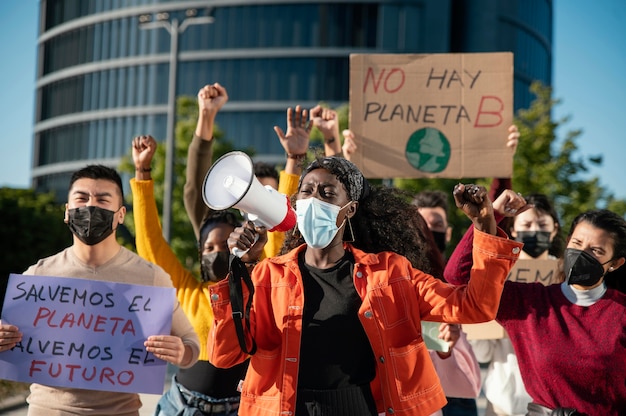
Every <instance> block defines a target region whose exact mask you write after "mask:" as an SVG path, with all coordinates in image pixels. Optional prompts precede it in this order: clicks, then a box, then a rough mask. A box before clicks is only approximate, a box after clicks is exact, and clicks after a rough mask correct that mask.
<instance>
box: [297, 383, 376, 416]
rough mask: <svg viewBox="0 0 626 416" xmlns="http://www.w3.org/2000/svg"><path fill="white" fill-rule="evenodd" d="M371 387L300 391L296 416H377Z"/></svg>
mask: <svg viewBox="0 0 626 416" xmlns="http://www.w3.org/2000/svg"><path fill="white" fill-rule="evenodd" d="M377 415H378V412H377V411H376V402H375V401H374V396H372V391H371V389H370V386H369V385H367V386H355V387H349V388H344V389H338V390H305V389H302V390H298V398H297V399H296V414H295V416H377Z"/></svg>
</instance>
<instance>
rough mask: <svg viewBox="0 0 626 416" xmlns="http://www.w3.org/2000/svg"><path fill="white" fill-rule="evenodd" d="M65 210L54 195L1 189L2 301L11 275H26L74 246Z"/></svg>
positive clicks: (0, 260)
mask: <svg viewBox="0 0 626 416" xmlns="http://www.w3.org/2000/svg"><path fill="white" fill-rule="evenodd" d="M63 210H64V207H63V205H61V204H58V203H56V202H55V200H54V194H53V193H48V194H42V193H36V192H35V191H34V190H31V189H13V188H0V211H1V212H2V227H0V250H1V251H2V259H0V296H1V297H2V298H4V293H5V290H6V285H7V282H8V278H9V274H10V273H22V272H24V271H25V270H26V269H27V268H28V266H30V265H32V264H34V263H35V262H36V261H37V260H38V259H40V258H43V257H48V256H50V255H52V254H55V253H57V252H59V251H61V250H62V249H64V248H65V247H68V246H69V245H70V244H71V243H72V234H71V232H70V230H69V229H68V228H67V225H65V223H64V222H63ZM0 300H1V299H0ZM1 306H2V303H1V302H0V308H1Z"/></svg>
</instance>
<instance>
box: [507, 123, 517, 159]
mask: <svg viewBox="0 0 626 416" xmlns="http://www.w3.org/2000/svg"><path fill="white" fill-rule="evenodd" d="M519 137H520V134H519V130H518V129H517V126H516V125H515V124H512V125H510V126H509V136H508V137H507V138H506V147H508V148H509V149H513V153H515V151H516V150H517V145H518V144H519Z"/></svg>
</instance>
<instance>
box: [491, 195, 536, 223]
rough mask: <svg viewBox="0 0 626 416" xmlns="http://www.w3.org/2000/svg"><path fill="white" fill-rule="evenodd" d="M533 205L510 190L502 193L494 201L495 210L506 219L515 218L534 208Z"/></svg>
mask: <svg viewBox="0 0 626 416" xmlns="http://www.w3.org/2000/svg"><path fill="white" fill-rule="evenodd" d="M532 207H533V205H532V204H527V203H526V200H525V199H524V197H523V196H522V195H521V194H519V193H515V192H513V191H512V190H510V189H505V190H504V191H502V193H501V194H500V196H498V197H497V198H496V200H495V201H493V209H494V210H496V211H498V212H499V213H500V214H502V215H504V216H505V217H514V216H515V215H517V214H521V213H522V212H524V211H526V210H528V209H530V208H532Z"/></svg>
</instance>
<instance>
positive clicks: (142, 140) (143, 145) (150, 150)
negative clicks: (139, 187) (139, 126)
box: [133, 136, 157, 172]
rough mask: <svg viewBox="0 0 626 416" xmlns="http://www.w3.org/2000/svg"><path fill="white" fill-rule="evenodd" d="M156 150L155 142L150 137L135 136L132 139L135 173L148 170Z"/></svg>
mask: <svg viewBox="0 0 626 416" xmlns="http://www.w3.org/2000/svg"><path fill="white" fill-rule="evenodd" d="M156 149H157V142H156V140H154V137H152V136H137V137H135V138H134V139H133V163H134V164H135V171H136V172H143V171H146V169H150V165H151V164H152V157H153V156H154V153H155V152H156ZM148 171H149V170H148Z"/></svg>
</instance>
